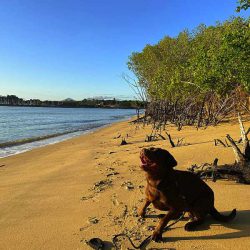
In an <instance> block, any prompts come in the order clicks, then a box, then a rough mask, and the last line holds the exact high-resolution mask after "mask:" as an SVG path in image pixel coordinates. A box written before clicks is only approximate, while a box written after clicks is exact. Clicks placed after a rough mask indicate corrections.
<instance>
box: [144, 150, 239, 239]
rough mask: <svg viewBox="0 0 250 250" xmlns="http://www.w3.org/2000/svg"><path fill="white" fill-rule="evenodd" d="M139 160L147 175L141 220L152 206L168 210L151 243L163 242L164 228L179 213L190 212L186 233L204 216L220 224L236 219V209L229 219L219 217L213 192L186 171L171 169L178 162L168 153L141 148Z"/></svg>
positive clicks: (201, 221) (202, 219)
mask: <svg viewBox="0 0 250 250" xmlns="http://www.w3.org/2000/svg"><path fill="white" fill-rule="evenodd" d="M140 158H141V162H142V165H141V168H142V169H143V170H144V171H145V172H146V178H147V187H146V202H145V204H144V205H143V207H142V209H141V210H140V211H139V215H140V216H142V217H144V216H145V213H146V209H147V207H148V206H149V205H150V204H151V203H153V205H154V207H155V208H157V209H159V210H164V211H168V213H167V214H166V215H165V216H164V217H163V218H162V219H161V220H160V223H159V225H158V226H157V227H156V229H155V231H154V233H153V236H152V239H153V240H154V241H160V240H161V239H162V232H163V229H164V227H165V226H166V225H167V223H168V222H169V221H170V220H172V219H175V218H176V217H177V216H178V215H180V214H181V213H182V212H189V214H190V215H191V217H192V221H191V222H188V223H187V224H186V225H185V230H187V231H192V230H195V228H196V226H197V225H200V224H202V223H203V221H204V219H205V217H206V215H207V214H211V215H212V216H213V217H214V218H215V219H216V220H219V221H222V222H227V221H229V220H231V219H233V218H234V217H235V215H236V209H234V210H233V211H232V212H231V213H230V215H228V216H225V215H221V214H220V213H219V212H218V211H217V210H216V209H215V207H214V193H213V191H212V189H211V188H210V187H209V186H208V185H207V184H206V183H205V182H204V181H202V180H201V179H200V178H199V177H198V176H196V175H195V174H193V173H191V172H188V171H179V170H174V169H173V168H174V167H175V166H176V165H177V162H176V160H175V159H174V157H173V156H172V155H171V154H170V153H169V152H168V151H167V150H164V149H160V148H150V149H142V151H141V155H140Z"/></svg>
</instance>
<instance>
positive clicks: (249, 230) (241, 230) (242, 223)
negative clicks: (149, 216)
mask: <svg viewBox="0 0 250 250" xmlns="http://www.w3.org/2000/svg"><path fill="white" fill-rule="evenodd" d="M230 212H231V211H227V212H223V214H229V213H230ZM249 218H250V210H242V211H237V214H236V217H235V218H234V219H233V220H232V221H230V222H226V223H223V222H218V221H215V220H214V219H213V218H211V217H208V218H207V220H206V222H205V223H204V224H203V225H201V226H199V227H197V231H205V230H207V229H209V228H210V226H211V225H218V224H220V225H223V226H224V227H227V228H230V229H235V230H237V232H231V233H222V234H216V235H204V236H185V237H184V236H183V237H164V238H163V241H164V242H165V241H167V242H174V241H180V240H197V239H199V240H217V239H233V238H244V237H249V236H250V220H249ZM194 233H195V231H194Z"/></svg>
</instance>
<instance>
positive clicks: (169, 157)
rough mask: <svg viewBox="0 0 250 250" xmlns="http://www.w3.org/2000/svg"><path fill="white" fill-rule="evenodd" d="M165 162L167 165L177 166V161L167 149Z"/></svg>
mask: <svg viewBox="0 0 250 250" xmlns="http://www.w3.org/2000/svg"><path fill="white" fill-rule="evenodd" d="M164 162H165V164H164V165H167V167H168V168H174V167H175V166H177V161H176V160H175V158H174V157H173V156H172V155H171V154H170V153H169V152H168V151H167V150H164Z"/></svg>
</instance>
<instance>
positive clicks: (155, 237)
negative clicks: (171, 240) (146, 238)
mask: <svg viewBox="0 0 250 250" xmlns="http://www.w3.org/2000/svg"><path fill="white" fill-rule="evenodd" d="M152 240H153V241H155V242H160V241H162V233H160V232H159V231H154V233H153V235H152Z"/></svg>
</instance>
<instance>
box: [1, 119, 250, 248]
mask: <svg viewBox="0 0 250 250" xmlns="http://www.w3.org/2000/svg"><path fill="white" fill-rule="evenodd" d="M245 126H246V127H248V126H250V122H246V123H245ZM150 132H151V128H150V127H143V126H141V125H138V124H132V123H129V121H122V122H116V123H112V124H110V125H108V126H106V127H104V128H103V127H102V128H99V129H98V130H96V131H94V132H93V133H88V134H84V135H81V136H77V137H75V138H72V139H69V140H66V141H63V142H60V143H57V144H53V145H47V146H44V147H41V148H36V149H33V150H31V151H28V152H25V153H22V154H18V155H13V156H10V157H6V158H2V159H0V196H1V199H0V211H1V214H0V238H1V240H2V241H1V246H2V248H3V249H10V250H16V249H21V250H22V249H23V250H24V249H25V250H27V249H67V250H68V249H69V250H70V249H79V250H81V249H83V250H85V249H86V250H87V249H90V248H89V247H88V246H87V245H86V243H85V242H86V240H88V239H90V238H93V237H99V238H101V239H102V240H104V241H105V242H106V243H108V244H111V239H112V236H113V235H114V234H117V233H120V232H128V233H130V234H131V235H134V236H133V237H132V238H133V241H135V244H138V243H140V242H141V241H142V240H143V239H144V238H145V237H146V236H148V235H150V234H151V233H152V231H151V230H150V228H152V227H154V226H156V225H157V220H158V219H157V215H158V214H161V213H162V212H161V211H159V210H157V209H154V208H153V207H152V206H150V207H149V210H148V213H149V215H150V216H149V217H148V218H146V219H145V220H139V218H138V217H136V210H137V209H138V208H139V207H140V206H141V205H142V202H143V199H144V188H145V185H146V182H145V176H144V173H143V172H142V171H141V170H140V167H139V165H140V159H139V152H140V150H141V148H143V147H152V146H154V147H162V148H165V149H167V150H169V151H170V152H171V153H172V154H173V155H174V157H175V158H176V159H177V162H178V166H177V169H180V170H185V169H187V167H189V166H190V165H191V164H201V163H205V162H213V160H214V158H215V157H217V158H218V159H219V165H220V164H225V163H228V164H230V163H233V162H234V154H233V151H232V148H225V147H222V146H217V147H215V146H214V141H213V139H214V138H220V139H223V138H224V137H225V134H226V133H229V134H230V135H231V136H232V137H233V138H235V139H237V138H238V137H239V136H240V133H239V126H238V124H236V123H235V124H234V123H232V124H221V125H219V126H217V127H208V128H207V129H206V130H198V131H197V130H196V129H195V128H189V127H185V128H183V130H181V131H177V130H176V128H175V127H173V126H169V127H168V132H169V133H171V136H172V139H173V140H174V141H176V140H178V138H184V142H185V143H186V145H183V146H180V147H176V148H171V147H170V145H169V142H168V141H167V140H165V141H164V140H158V141H153V142H145V137H146V135H147V134H150ZM127 135H128V136H127ZM122 137H125V138H126V141H127V142H128V144H127V145H123V146H121V145H120V143H121V139H122ZM207 184H208V185H209V186H210V187H211V188H212V189H213V191H214V193H215V206H216V208H217V209H218V210H219V211H220V212H222V213H225V214H227V213H228V212H229V211H231V210H232V209H233V208H237V211H238V212H237V217H236V219H235V220H233V221H232V222H230V223H227V224H223V223H218V222H216V221H214V220H212V219H211V218H210V217H209V218H207V220H206V223H205V224H204V225H202V227H201V230H199V231H195V232H186V231H185V230H184V228H183V227H184V225H185V223H186V221H180V222H178V224H177V225H176V227H174V228H173V229H172V230H170V231H167V232H165V233H164V234H163V237H164V238H165V239H166V240H165V241H164V242H163V243H155V242H151V243H150V245H149V246H148V247H149V248H150V247H151V248H158V249H163V248H166V247H168V248H172V249H176V250H182V249H183V250H184V249H185V250H189V249H190V250H191V249H204V250H205V249H217V250H220V249H243V250H245V249H248V247H249V244H250V227H249V226H250V223H249V216H250V206H249V199H250V191H249V186H248V185H242V184H236V183H234V182H231V181H217V182H215V183H214V182H211V181H207ZM104 228H109V230H103V229H104ZM134 238H137V239H138V240H135V239H134ZM122 244H123V247H124V246H125V247H131V246H130V244H129V242H127V241H125V240H124V241H122Z"/></svg>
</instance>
